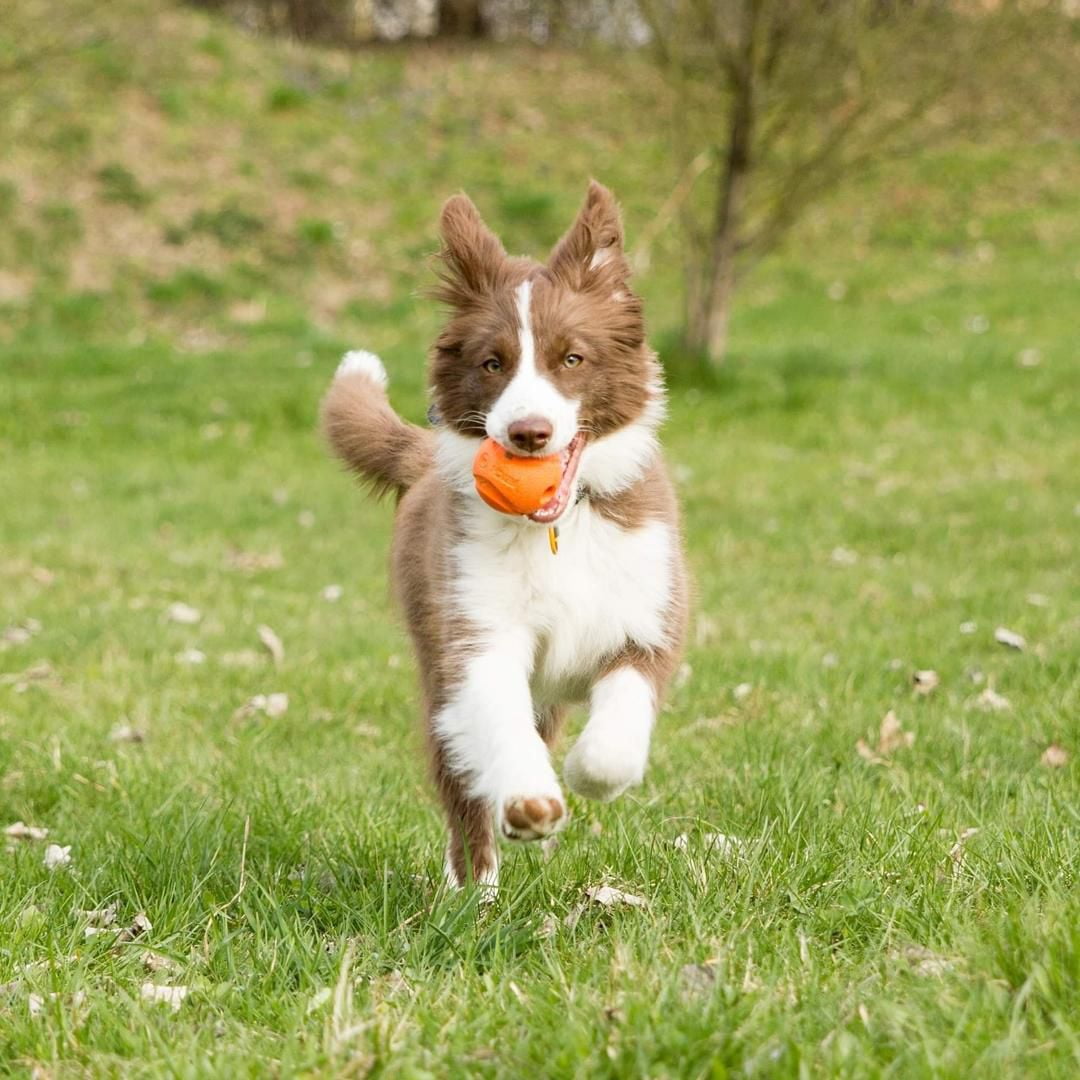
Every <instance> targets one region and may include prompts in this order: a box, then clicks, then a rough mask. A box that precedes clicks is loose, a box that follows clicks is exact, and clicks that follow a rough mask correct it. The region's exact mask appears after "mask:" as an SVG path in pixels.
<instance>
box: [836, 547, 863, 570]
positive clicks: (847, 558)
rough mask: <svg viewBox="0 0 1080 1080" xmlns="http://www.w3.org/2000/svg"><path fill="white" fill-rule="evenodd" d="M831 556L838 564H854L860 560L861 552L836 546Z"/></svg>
mask: <svg viewBox="0 0 1080 1080" xmlns="http://www.w3.org/2000/svg"><path fill="white" fill-rule="evenodd" d="M829 558H830V559H832V561H833V562H834V563H835V564H836V565H837V566H854V565H855V564H856V563H857V562H858V561H859V553H858V552H857V551H852V550H851V548H846V547H835V548H833V549H832V554H831V555H830V556H829Z"/></svg>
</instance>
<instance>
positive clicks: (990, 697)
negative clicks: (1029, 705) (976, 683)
mask: <svg viewBox="0 0 1080 1080" xmlns="http://www.w3.org/2000/svg"><path fill="white" fill-rule="evenodd" d="M975 704H976V705H978V707H979V708H980V709H983V710H985V711H986V712H1008V710H1009V709H1011V708H1012V702H1010V701H1009V699H1008V698H1006V697H1002V696H1001V694H999V693H998V692H997V691H996V690H995V689H994V688H993V687H992V686H988V687H986V689H985V690H983V692H982V693H981V694H980V695H979V696H978V697H977V698H976V699H975Z"/></svg>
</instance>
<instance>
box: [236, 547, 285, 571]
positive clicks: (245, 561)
mask: <svg viewBox="0 0 1080 1080" xmlns="http://www.w3.org/2000/svg"><path fill="white" fill-rule="evenodd" d="M226 565H227V566H228V567H229V569H231V570H240V571H243V572H244V573H247V574H254V573H257V572H258V571H260V570H280V569H281V568H282V567H283V566H284V565H285V559H284V558H283V557H282V554H281V552H280V551H270V552H267V553H266V554H261V553H259V552H257V551H231V552H229V557H228V558H227V559H226Z"/></svg>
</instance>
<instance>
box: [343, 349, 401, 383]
mask: <svg viewBox="0 0 1080 1080" xmlns="http://www.w3.org/2000/svg"><path fill="white" fill-rule="evenodd" d="M342 375H366V376H367V377H368V378H369V379H370V380H371V381H372V382H373V383H376V384H377V385H379V386H381V387H382V388H383V389H384V390H385V389H386V387H387V385H388V384H389V382H390V380H389V379H388V378H387V375H386V368H384V367H383V362H382V361H381V360H380V359H379V358H378V357H377V356H376V355H375V354H374V353H373V352H368V351H367V350H366V349H353V350H352V351H351V352H347V353H346V354H345V355H344V356H343V357H342V358H341V363H340V364H338V369H337V371H336V372H335V374H334V378H335V379H339V378H341V376H342Z"/></svg>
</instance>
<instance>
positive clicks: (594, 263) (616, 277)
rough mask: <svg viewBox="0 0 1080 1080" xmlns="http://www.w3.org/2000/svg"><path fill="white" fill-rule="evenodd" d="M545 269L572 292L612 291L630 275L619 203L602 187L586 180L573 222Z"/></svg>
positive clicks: (555, 248) (556, 246)
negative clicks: (592, 289)
mask: <svg viewBox="0 0 1080 1080" xmlns="http://www.w3.org/2000/svg"><path fill="white" fill-rule="evenodd" d="M548 268H549V269H550V270H551V272H552V273H553V274H554V275H555V276H556V277H557V278H559V279H560V280H562V281H563V282H565V283H566V284H567V285H569V286H570V287H571V288H573V289H590V288H607V287H610V288H615V287H617V286H618V285H620V284H622V283H623V282H625V281H626V279H627V278H628V277H629V276H630V265H629V263H628V262H627V261H626V257H625V255H623V227H622V215H621V214H620V213H619V204H618V203H617V202H616V201H615V196H614V195H612V194H611V192H610V191H608V189H607V188H606V187H604V185H603V184H598V183H597V182H596V181H595V180H590V181H589V190H588V193H587V194H586V196H585V203H584V205H583V206H582V208H581V210H580V211H579V212H578V216H577V220H576V221H575V222H574V224H573V225H571V226H570V229H569V231H568V232H567V233H566V235H565V236H564V237H563V238H562V239H561V240H560V241H559V242H558V243H557V244H556V245H555V247H554V249H553V250H552V252H551V256H550V258H549V259H548Z"/></svg>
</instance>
